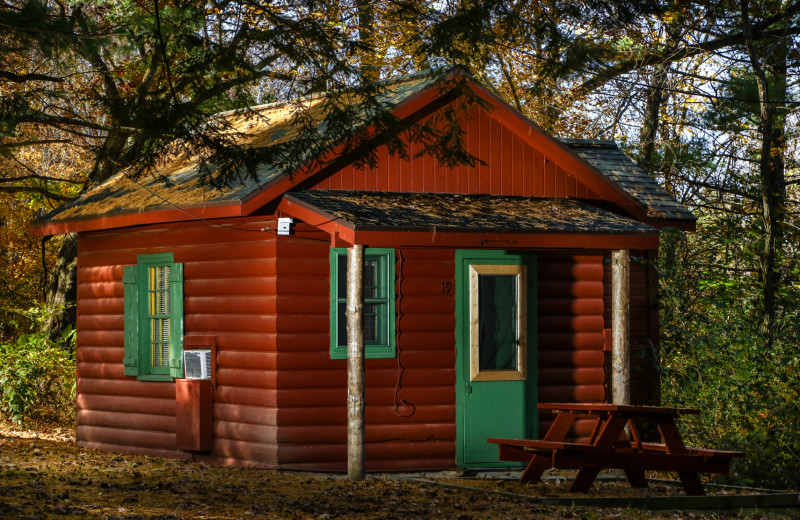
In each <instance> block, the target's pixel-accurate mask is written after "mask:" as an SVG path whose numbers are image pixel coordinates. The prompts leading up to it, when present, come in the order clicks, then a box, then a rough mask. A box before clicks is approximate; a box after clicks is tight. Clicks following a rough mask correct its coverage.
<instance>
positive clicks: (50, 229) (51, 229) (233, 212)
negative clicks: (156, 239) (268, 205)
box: [29, 203, 242, 236]
mask: <svg viewBox="0 0 800 520" xmlns="http://www.w3.org/2000/svg"><path fill="white" fill-rule="evenodd" d="M239 216H242V210H241V205H239V204H238V203H233V204H227V205H224V206H196V207H188V208H181V209H175V208H171V209H162V210H155V211H144V212H142V213H125V214H120V215H111V216H102V217H92V218H88V219H86V220H66V221H61V222H45V223H42V224H34V225H32V226H31V227H30V228H29V230H30V233H31V234H32V235H34V236H51V235H60V234H64V233H78V232H83V231H98V230H101V229H111V228H123V227H131V226H141V225H147V224H161V223H169V222H185V221H191V220H204V219H217V218H227V217H239Z"/></svg>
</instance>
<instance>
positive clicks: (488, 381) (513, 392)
mask: <svg viewBox="0 0 800 520" xmlns="http://www.w3.org/2000/svg"><path fill="white" fill-rule="evenodd" d="M456 263H457V283H456V286H457V294H456V306H457V311H456V326H457V329H458V330H457V331H456V336H457V366H458V371H457V372H458V374H457V385H458V392H457V399H458V406H457V422H458V429H457V431H458V438H457V446H458V450H457V451H458V453H457V457H458V462H459V464H462V465H464V466H483V467H490V466H502V465H505V463H501V462H500V461H499V460H498V457H497V445H495V444H489V443H487V442H486V439H487V438H489V437H509V438H532V437H534V436H535V430H534V425H535V421H536V370H535V368H536V367H535V361H536V357H535V348H534V347H535V316H536V313H535V308H534V307H535V299H536V298H535V296H536V293H535V290H534V287H535V284H534V281H535V267H536V264H535V259H534V257H533V255H530V254H525V253H513V252H507V251H483V250H481V251H458V253H457V256H456Z"/></svg>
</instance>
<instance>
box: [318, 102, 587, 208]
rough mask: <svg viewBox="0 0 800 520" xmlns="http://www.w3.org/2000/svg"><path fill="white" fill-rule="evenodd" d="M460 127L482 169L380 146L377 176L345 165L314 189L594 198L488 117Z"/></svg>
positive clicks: (481, 114)
mask: <svg viewBox="0 0 800 520" xmlns="http://www.w3.org/2000/svg"><path fill="white" fill-rule="evenodd" d="M462 125H463V126H462V129H463V130H464V132H465V135H464V146H465V147H466V149H467V150H468V151H469V152H470V153H471V154H472V155H473V156H475V157H476V158H478V159H480V160H481V161H484V163H485V164H480V163H479V164H477V165H475V166H474V167H469V166H466V165H464V166H458V167H456V168H448V167H445V166H444V165H442V164H440V163H439V162H438V161H436V160H435V159H434V158H433V157H431V156H429V155H426V156H424V157H414V154H415V153H416V152H419V150H420V145H419V144H409V145H408V147H407V152H408V154H409V158H408V159H401V158H400V157H399V156H391V155H390V154H389V153H388V150H387V148H386V147H385V146H382V147H380V148H379V149H378V150H377V151H376V153H377V156H378V166H377V168H376V171H373V170H372V169H370V168H366V167H364V168H355V167H354V166H353V165H347V166H344V167H342V168H341V169H340V170H338V171H337V172H334V173H333V174H331V175H330V176H328V177H326V178H324V179H320V180H318V181H317V182H316V184H315V185H314V186H313V188H315V189H334V190H338V189H341V190H369V191H392V192H414V193H460V194H472V195H474V194H494V195H511V196H521V197H580V198H588V199H597V198H598V197H597V195H595V194H594V193H592V192H591V191H590V190H588V189H587V188H586V186H584V185H583V184H581V183H580V182H578V181H577V179H575V178H574V177H572V176H571V175H569V174H567V173H566V172H565V171H564V170H563V169H562V168H557V167H556V165H555V164H554V163H553V161H552V159H548V154H547V150H535V149H533V148H532V147H531V146H529V145H528V144H526V143H525V141H524V140H523V139H522V138H521V137H519V136H518V135H516V134H514V133H513V132H512V131H511V130H510V129H509V128H508V127H506V126H504V125H503V124H502V123H500V122H499V121H498V120H496V119H494V118H493V117H492V116H491V114H490V113H488V112H486V111H484V110H481V109H473V110H472V111H471V112H470V113H469V116H468V117H465V118H464V119H463V123H462ZM373 181H374V182H373Z"/></svg>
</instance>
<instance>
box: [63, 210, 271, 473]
mask: <svg viewBox="0 0 800 520" xmlns="http://www.w3.org/2000/svg"><path fill="white" fill-rule="evenodd" d="M235 225H236V227H248V228H251V229H253V230H254V231H256V230H258V229H261V228H263V227H265V226H268V225H269V226H272V227H274V226H275V223H274V222H273V221H260V222H252V221H251V222H249V223H248V222H245V221H239V222H237V223H236V224H235ZM254 231H237V230H232V229H229V228H222V227H217V226H209V225H208V224H206V223H204V222H195V223H181V224H173V225H168V226H150V227H143V228H139V229H135V230H115V231H111V232H97V233H86V234H82V235H81V237H80V249H79V253H78V265H79V269H78V320H79V323H78V327H79V331H80V332H79V333H78V340H77V343H78V350H77V359H78V369H77V373H78V386H77V394H78V395H77V408H78V419H77V432H76V436H77V440H78V442H79V443H80V444H81V445H83V446H88V447H92V448H98V449H105V450H112V451H120V452H132V453H148V454H154V455H163V456H172V457H186V456H188V455H187V454H185V453H181V452H178V451H176V450H175V386H174V383H170V382H150V383H147V382H142V381H137V380H136V379H135V378H132V377H125V376H124V375H123V370H122V357H123V341H124V338H123V330H124V319H123V312H124V309H123V289H122V271H123V266H124V265H132V264H135V263H136V255H137V254H149V253H156V252H172V253H173V255H174V258H175V261H176V262H182V263H183V264H184V278H185V282H184V316H185V321H184V329H185V334H186V335H193V334H200V335H211V336H216V342H217V348H218V355H217V359H216V364H217V367H218V371H217V383H218V385H219V387H218V388H217V389H216V390H215V392H214V419H215V421H214V437H215V439H214V451H213V456H212V457H210V458H209V459H210V460H213V461H217V462H238V463H247V464H257V465H261V466H267V467H273V466H274V465H275V453H276V445H275V439H276V433H275V431H276V423H275V419H274V417H275V401H276V399H275V388H274V387H275V379H276V378H275V375H274V370H275V339H274V338H275V332H276V330H277V328H276V320H275V317H274V313H275V288H276V283H275V269H276V262H275V260H274V256H275V247H274V242H275V239H274V236H272V235H269V234H267V233H258V232H254Z"/></svg>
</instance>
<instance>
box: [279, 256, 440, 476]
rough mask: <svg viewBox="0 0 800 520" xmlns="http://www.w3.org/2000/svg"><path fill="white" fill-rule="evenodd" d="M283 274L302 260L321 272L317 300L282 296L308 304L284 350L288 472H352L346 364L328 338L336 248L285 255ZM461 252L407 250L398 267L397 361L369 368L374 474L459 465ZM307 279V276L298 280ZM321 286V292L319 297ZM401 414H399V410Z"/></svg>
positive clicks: (288, 323)
mask: <svg viewBox="0 0 800 520" xmlns="http://www.w3.org/2000/svg"><path fill="white" fill-rule="evenodd" d="M279 251H280V253H281V255H280V267H279V271H280V272H281V273H282V272H283V269H289V270H291V269H293V268H292V267H290V266H291V265H292V264H294V263H295V262H296V261H297V260H298V259H299V258H300V257H301V256H302V257H305V258H306V259H308V261H310V262H313V263H314V265H315V267H314V268H313V270H311V271H309V272H308V273H307V274H306V275H305V276H307V280H308V283H309V293H308V294H306V295H304V296H292V295H291V294H284V293H282V292H279V298H280V301H281V305H283V303H284V302H288V301H291V300H294V299H299V298H303V301H304V302H306V303H307V306H306V309H307V310H306V312H305V313H303V314H302V315H287V314H284V313H283V312H282V313H281V317H280V318H279V321H280V323H281V325H280V328H281V330H282V335H281V337H280V340H279V343H278V350H279V353H278V365H279V366H280V367H281V373H280V375H279V377H280V390H279V393H278V401H279V405H280V408H279V411H278V422H279V424H280V429H279V439H278V442H279V449H278V460H279V463H280V465H281V467H284V468H293V469H315V470H336V471H341V470H344V469H346V460H347V425H346V418H347V404H346V403H347V393H346V379H347V374H346V361H345V360H332V359H330V353H329V336H328V333H327V331H328V319H329V318H328V289H327V287H325V288H323V287H321V286H320V287H316V285H317V283H318V282H317V280H318V278H319V277H318V274H319V273H318V271H320V272H322V271H324V272H325V276H324V277H323V278H322V280H323V282H325V283H327V281H328V277H327V270H328V262H329V260H328V248H327V246H326V245H325V244H322V243H320V245H319V246H318V247H317V246H313V245H309V246H308V247H307V248H306V250H305V251H302V250H300V249H297V250H295V251H284V250H282V249H280V248H279ZM453 259H454V252H453V251H452V250H430V249H402V250H398V254H397V260H396V266H395V270H396V278H397V283H396V292H397V302H396V305H397V311H398V312H397V321H396V325H397V347H398V354H399V355H398V358H396V359H368V360H367V361H366V402H367V406H366V412H365V413H366V423H367V426H366V443H367V445H366V460H367V462H366V464H367V469H368V470H371V471H373V470H374V471H378V470H380V471H390V470H395V469H406V470H407V469H409V468H418V469H439V468H448V467H452V466H453V465H454V464H455V348H454V342H455V316H454V309H455V299H454V298H455V294H454V292H452V291H451V293H449V294H443V293H442V289H441V288H442V281H443V280H451V281H452V280H453V278H454V260H453ZM298 276H299V274H298ZM312 287H314V289H313V290H311V289H312ZM398 405H399V406H398Z"/></svg>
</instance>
